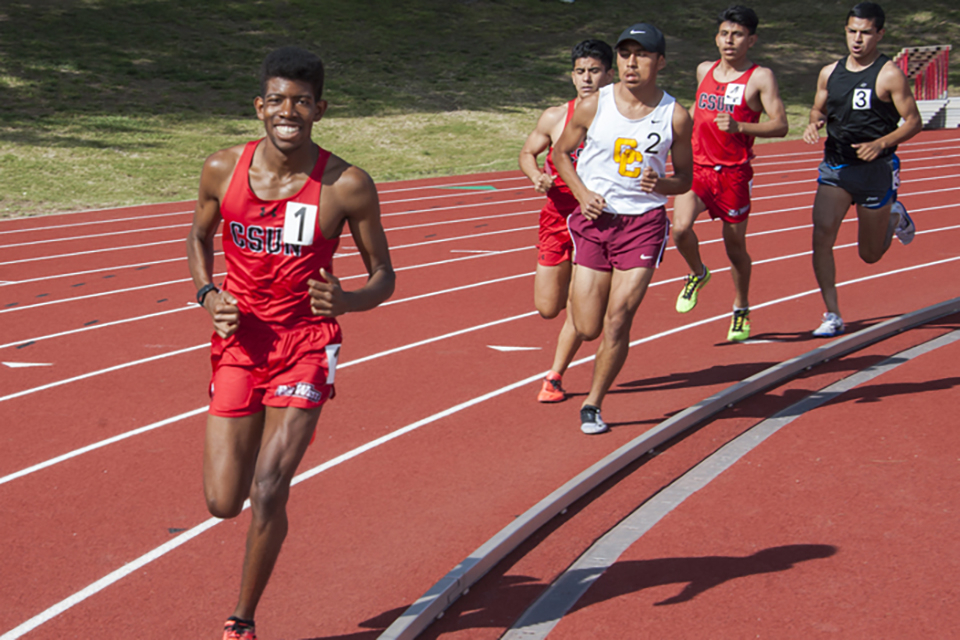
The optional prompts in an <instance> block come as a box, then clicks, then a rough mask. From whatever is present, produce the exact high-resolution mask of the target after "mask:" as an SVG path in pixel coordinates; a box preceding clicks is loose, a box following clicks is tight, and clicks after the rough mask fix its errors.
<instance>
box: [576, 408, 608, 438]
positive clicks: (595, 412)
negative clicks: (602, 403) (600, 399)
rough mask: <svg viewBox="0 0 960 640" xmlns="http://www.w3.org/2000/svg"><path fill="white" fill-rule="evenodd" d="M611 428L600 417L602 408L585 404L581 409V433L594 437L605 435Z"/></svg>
mask: <svg viewBox="0 0 960 640" xmlns="http://www.w3.org/2000/svg"><path fill="white" fill-rule="evenodd" d="M609 428H610V427H608V426H607V423H606V422H604V421H603V418H601V417H600V407H595V406H593V405H592V404H585V405H583V406H582V407H581V408H580V431H583V432H584V433H587V434H590V435H593V434H596V433H603V432H604V431H606V430H607V429H609Z"/></svg>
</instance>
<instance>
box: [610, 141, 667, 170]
mask: <svg viewBox="0 0 960 640" xmlns="http://www.w3.org/2000/svg"><path fill="white" fill-rule="evenodd" d="M647 142H649V143H650V144H649V145H647V148H646V149H644V150H643V151H640V150H639V149H638V148H637V146H638V145H637V141H636V140H635V139H633V138H617V141H616V142H614V143H613V161H614V162H616V163H617V164H618V165H620V166H619V168H618V169H617V171H618V173H619V174H620V175H622V176H624V177H626V178H637V177H639V176H640V173H641V172H642V171H643V154H647V155H651V154H653V155H655V154H656V153H657V145H659V144H660V134H659V133H656V132H655V131H654V132H651V133H650V135H648V136H647Z"/></svg>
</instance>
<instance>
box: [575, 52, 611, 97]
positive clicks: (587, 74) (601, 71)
mask: <svg viewBox="0 0 960 640" xmlns="http://www.w3.org/2000/svg"><path fill="white" fill-rule="evenodd" d="M570 78H571V79H572V80H573V86H574V87H575V88H576V89H577V97H578V98H586V97H587V96H589V95H590V94H592V93H596V92H597V91H599V90H600V87H603V86H606V85H608V84H610V83H611V82H612V81H613V69H605V68H604V66H603V62H601V61H600V60H598V59H597V58H577V61H576V62H575V63H574V65H573V71H571V72H570Z"/></svg>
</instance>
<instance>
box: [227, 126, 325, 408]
mask: <svg viewBox="0 0 960 640" xmlns="http://www.w3.org/2000/svg"><path fill="white" fill-rule="evenodd" d="M260 142H261V141H260V140H254V141H252V142H249V143H247V145H246V147H244V150H243V153H242V154H241V156H240V160H239V161H238V162H237V166H236V168H235V169H234V171H233V176H232V177H231V179H230V184H229V186H228V187H227V192H226V194H225V195H224V197H223V200H222V202H221V203H220V214H221V216H222V217H223V253H224V257H225V258H226V262H227V276H226V278H225V280H224V282H223V288H224V289H225V290H226V291H228V292H230V294H232V295H233V296H234V297H235V298H236V299H237V307H238V308H239V310H240V325H239V328H238V329H237V332H236V333H234V334H233V335H231V336H230V337H228V338H221V337H220V336H218V335H217V334H214V335H213V338H212V344H211V361H212V364H213V380H212V382H211V397H212V400H211V405H210V412H211V413H212V414H214V415H223V416H226V417H236V416H242V415H250V414H252V413H256V412H257V411H260V410H261V409H262V408H263V405H267V406H283V407H285V406H297V407H301V408H312V407H316V406H319V405H320V404H322V403H323V402H324V401H325V400H327V399H328V398H330V397H332V395H333V374H334V371H335V369H336V358H337V356H338V355H339V348H340V340H341V334H340V326H339V324H338V323H337V321H336V320H335V319H333V318H326V317H322V316H315V315H313V313H312V311H311V308H310V295H309V292H308V288H307V280H308V279H310V278H313V279H316V280H319V279H321V278H320V269H321V268H323V269H326V270H327V271H328V272H330V273H332V272H333V269H332V262H333V253H334V251H335V250H336V248H337V245H338V244H339V238H331V239H327V238H324V237H323V234H322V232H321V230H320V224H319V205H320V189H321V178H322V177H323V171H324V168H325V167H326V164H327V160H328V159H329V158H330V152H329V151H325V150H323V149H320V154H319V156H318V158H317V163H316V165H315V166H314V168H313V171H312V172H311V174H310V176H309V178H308V179H307V181H306V183H305V184H304V186H303V188H302V189H300V191H299V192H297V193H296V194H295V195H294V196H292V197H290V198H286V199H283V200H262V199H261V198H259V197H258V196H257V195H256V194H255V193H254V192H253V190H252V189H251V188H250V181H249V170H250V164H251V162H252V161H253V154H254V151H255V150H256V148H257V145H258V144H259V143H260ZM285 234H286V235H285Z"/></svg>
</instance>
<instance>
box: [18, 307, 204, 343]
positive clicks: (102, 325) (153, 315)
mask: <svg viewBox="0 0 960 640" xmlns="http://www.w3.org/2000/svg"><path fill="white" fill-rule="evenodd" d="M196 308H197V305H196V304H195V303H193V302H188V303H187V304H186V306H184V307H179V308H177V309H170V310H168V311H159V312H157V313H148V314H147V315H144V316H135V317H132V318H124V319H122V320H114V321H112V322H102V323H97V324H92V325H90V326H89V327H81V328H79V329H70V330H69V331H60V332H59V333H50V334H47V335H45V336H36V337H34V338H26V339H24V340H17V341H16V342H8V343H7V344H0V349H9V348H10V347H19V346H20V345H24V344H27V343H35V342H41V341H43V340H50V339H51V338H62V337H64V336H72V335H76V334H78V333H84V332H85V331H96V330H97V329H105V328H106V327H115V326H117V325H120V324H127V323H129V322H137V321H139V320H149V319H150V318H158V317H160V316H166V315H170V314H171V313H180V312H182V311H187V310H189V309H196Z"/></svg>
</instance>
